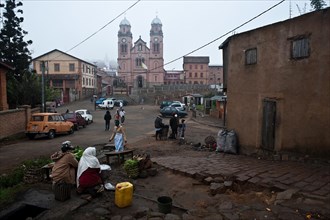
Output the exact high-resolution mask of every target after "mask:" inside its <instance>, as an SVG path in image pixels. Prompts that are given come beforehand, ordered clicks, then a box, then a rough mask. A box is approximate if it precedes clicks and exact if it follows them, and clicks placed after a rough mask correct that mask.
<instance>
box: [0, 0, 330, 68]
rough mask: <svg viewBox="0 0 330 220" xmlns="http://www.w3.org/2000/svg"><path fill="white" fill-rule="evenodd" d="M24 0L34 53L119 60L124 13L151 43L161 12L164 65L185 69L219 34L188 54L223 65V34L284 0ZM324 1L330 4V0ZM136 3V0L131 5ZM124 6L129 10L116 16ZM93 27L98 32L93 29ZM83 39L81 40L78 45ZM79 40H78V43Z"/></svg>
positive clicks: (284, 7)
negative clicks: (188, 59) (188, 60)
mask: <svg viewBox="0 0 330 220" xmlns="http://www.w3.org/2000/svg"><path fill="white" fill-rule="evenodd" d="M0 1H1V2H3V0H0ZM22 2H23V7H21V9H23V11H24V14H23V16H24V22H23V23H22V27H23V29H24V30H26V31H27V32H28V35H27V37H26V38H25V40H32V41H33V44H32V45H31V46H30V50H31V52H32V57H33V58H35V57H37V56H39V55H42V54H44V53H47V52H49V51H51V50H53V49H59V50H61V51H64V52H67V53H69V54H71V55H73V56H76V57H78V58H80V59H82V60H86V61H89V62H91V61H96V60H100V61H103V62H105V63H109V62H111V61H114V62H116V60H117V51H118V48H117V47H118V46H117V42H118V38H117V34H118V30H119V24H120V22H121V20H123V19H124V17H126V18H127V20H128V21H129V22H130V23H131V31H132V34H133V41H134V42H135V41H136V40H137V39H138V38H139V36H141V38H142V40H144V41H146V42H147V45H148V47H149V46H150V45H149V33H150V28H151V21H152V20H153V19H154V18H155V17H156V16H158V18H159V19H160V20H161V21H162V24H163V34H164V62H165V63H169V64H168V65H166V66H165V67H164V68H165V69H166V70H172V69H175V70H182V63H183V60H182V59H179V60H177V61H175V62H172V61H173V60H176V59H178V58H180V57H182V56H184V55H186V54H188V53H190V52H192V51H194V50H196V49H198V48H200V47H202V46H203V45H206V44H208V43H209V42H212V41H213V40H215V39H217V38H220V37H221V38H220V39H219V40H217V41H215V42H214V43H211V44H209V45H208V46H206V47H204V48H203V49H200V50H198V51H196V52H194V53H192V54H190V55H189V56H209V57H210V65H222V56H221V55H222V51H221V50H219V49H218V46H219V45H220V44H221V43H222V42H223V41H225V39H226V38H228V37H229V36H230V35H231V34H233V33H230V34H228V35H226V36H223V35H225V34H226V33H228V32H231V30H233V29H235V28H236V27H238V26H240V25H242V24H243V23H245V22H246V21H248V20H250V19H252V18H253V17H255V16H257V15H258V14H260V13H262V12H264V11H266V10H267V9H269V8H271V7H272V6H274V5H275V4H277V3H279V2H280V0H255V1H251V0H241V1H235V0H213V1H197V0H195V1H180V0H172V1H165V0H153V1H152V0H141V1H139V2H138V1H131V0H127V1H124V0H118V1H115V0H100V1H98V0H80V1H79V0H23V1H22ZM136 2H138V3H136ZM135 3H136V4H135ZM326 3H327V6H329V5H330V0H327V1H326ZM133 4H135V5H134V6H133V7H131V6H132V5H133ZM290 5H291V9H290ZM130 7H131V8H130ZM129 8H130V9H129ZM298 8H299V9H298ZM127 9H129V10H127ZM126 10H127V11H126ZM299 10H300V12H301V13H303V12H309V11H310V10H311V8H310V1H309V0H307V1H305V0H299V1H294V0H292V1H289V0H286V1H284V2H283V3H281V4H280V5H278V6H277V7H275V8H273V9H271V10H269V11H268V12H266V13H265V14H263V15H261V16H260V17H258V18H256V19H255V20H253V21H251V22H249V23H248V24H246V25H244V26H243V27H241V28H239V29H238V30H236V31H235V33H242V32H244V31H247V30H251V29H255V28H258V27H262V26H265V25H268V24H272V23H276V22H279V21H283V20H286V19H289V18H290V16H291V17H296V16H299V15H300V12H299ZM125 11H126V12H125ZM123 12H125V13H124V14H123V15H121V16H120V17H118V18H117V19H116V17H117V16H119V15H120V14H121V13H123ZM102 27H104V28H102ZM94 33H96V34H95V35H93V34H94ZM91 35H93V36H91ZM222 36H223V37H222ZM88 37H90V38H89V39H88V40H86V41H85V42H83V43H81V42H82V41H84V40H85V39H86V38H88ZM79 43H81V44H80V45H78V44H79ZM76 45H78V46H77V47H75V46H76ZM73 47H75V48H73ZM72 48H73V49H72ZM170 62H172V63H170Z"/></svg>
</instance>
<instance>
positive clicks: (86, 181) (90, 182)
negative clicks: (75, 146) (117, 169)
mask: <svg viewBox="0 0 330 220" xmlns="http://www.w3.org/2000/svg"><path fill="white" fill-rule="evenodd" d="M100 171H101V169H100V162H99V160H98V159H97V158H96V149H95V147H88V148H86V149H85V151H84V153H83V155H82V157H81V158H80V161H79V164H78V172H77V187H78V188H77V192H78V193H79V194H80V193H89V194H90V195H91V197H96V195H97V193H98V192H100V191H103V182H102V179H101V175H100ZM91 197H89V198H88V199H91Z"/></svg>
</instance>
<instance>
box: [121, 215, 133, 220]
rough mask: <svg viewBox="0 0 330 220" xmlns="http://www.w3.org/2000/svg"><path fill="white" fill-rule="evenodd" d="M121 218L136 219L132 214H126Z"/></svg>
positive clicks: (124, 219)
mask: <svg viewBox="0 0 330 220" xmlns="http://www.w3.org/2000/svg"><path fill="white" fill-rule="evenodd" d="M121 220H135V218H134V217H133V216H131V215H124V216H123V217H122V218H121Z"/></svg>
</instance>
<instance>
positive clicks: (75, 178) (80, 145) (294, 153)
mask: <svg viewBox="0 0 330 220" xmlns="http://www.w3.org/2000/svg"><path fill="white" fill-rule="evenodd" d="M10 3H15V1H11V0H7V1H6V4H7V5H6V7H5V8H4V9H6V10H8V11H9V10H10V7H9V6H8V5H10ZM18 6H19V5H18ZM18 6H17V7H18ZM2 7H4V6H2ZM329 24H330V8H329V7H326V8H320V9H319V10H315V11H311V12H308V13H305V14H302V15H300V16H297V17H293V18H290V19H287V20H284V21H279V22H276V23H272V24H269V25H266V26H261V27H258V28H256V29H251V30H248V31H244V32H241V33H237V34H233V35H231V36H229V37H227V38H226V39H224V40H223V41H222V42H221V43H220V44H218V45H217V46H216V47H217V49H218V50H219V53H221V54H222V58H223V60H222V61H221V63H222V65H213V64H210V57H209V56H193V55H186V56H183V57H182V70H174V69H171V70H166V61H165V60H166V57H164V50H165V49H166V43H164V41H165V39H164V36H166V34H167V33H166V32H165V31H163V22H162V20H161V16H158V15H157V16H155V18H154V19H153V20H152V21H151V26H150V29H149V30H146V32H149V39H142V38H141V36H139V37H136V36H135V35H134V33H133V31H132V30H134V26H131V23H130V21H129V20H128V19H127V18H126V17H124V18H123V19H122V20H121V21H120V22H119V29H118V32H117V38H118V39H117V44H118V51H117V60H116V63H117V65H116V66H113V67H111V68H104V67H100V66H98V63H96V62H95V63H93V62H92V61H88V60H84V59H81V58H79V57H77V56H74V55H72V54H70V53H69V52H65V51H62V50H59V49H57V48H54V49H52V50H50V51H48V52H46V53H44V54H42V55H39V56H37V57H31V59H30V61H31V62H29V63H26V64H25V65H26V66H28V67H29V68H30V70H29V71H31V73H33V74H32V75H31V76H30V78H29V77H25V78H24V77H23V78H22V77H21V76H22V75H24V74H26V73H27V72H26V71H28V70H23V69H20V66H19V65H17V66H15V65H14V63H10V62H8V61H9V60H10V59H9V58H8V57H9V54H10V53H9V52H8V50H7V49H6V50H5V48H6V47H5V46H4V45H5V43H1V42H0V47H3V50H2V48H0V49H1V50H2V51H3V52H1V57H0V85H1V90H0V97H1V99H0V120H1V121H2V122H4V123H1V125H0V164H1V166H0V170H1V179H0V180H1V181H0V190H1V193H0V218H1V219H14V218H15V219H27V218H29V219H58V218H64V219H80V218H89V219H113V220H115V219H118V220H120V219H155V220H156V219H183V220H188V219H192V220H195V219H196V220H197V219H327V218H328V216H330V212H329V210H330V207H329V204H330V169H329V166H330V136H329V135H328V134H329V131H330V106H329V96H330V84H329V82H330V62H329V60H330V41H329V37H330V25H329ZM165 25H166V23H164V26H165ZM5 27H6V26H4V28H3V31H2V33H1V35H3V36H4V35H5V33H6V32H5V31H4V30H5ZM16 34H17V33H16ZM1 41H3V42H5V40H1ZM27 44H28V43H27ZM6 56H7V58H6ZM22 65H23V64H22ZM34 77H35V78H34ZM34 79H38V80H39V81H38V82H39V83H34V82H36V81H37V80H36V81H34ZM13 80H14V81H13ZM15 80H16V81H15ZM13 82H16V83H13ZM40 82H41V83H40ZM27 85H30V87H28V86H27ZM33 86H36V88H37V87H38V88H39V89H36V90H33ZM20 87H21V88H23V89H19V88H20ZM29 89H31V90H29ZM13 91H14V92H13ZM15 94H16V95H15ZM35 97H38V100H37V99H34V98H35ZM64 157H66V161H64V160H63V158H64ZM68 157H70V158H69V159H68ZM39 158H45V159H44V161H42V162H41V164H37V162H36V161H37V160H38V159H39ZM69 160H70V162H68V161H69ZM31 161H32V162H31ZM58 161H62V162H61V163H62V164H60V165H59V163H58ZM27 162H29V163H27ZM66 163H67V164H68V165H65V166H67V167H69V168H70V169H69V168H68V170H66V169H64V164H66ZM28 164H29V165H28ZM31 164H37V165H35V166H34V167H32V168H30V167H28V166H30V165H31ZM32 166H33V165H32ZM132 167H133V168H132ZM17 168H20V169H23V171H22V172H20V175H21V179H19V180H17V183H16V186H21V185H23V186H21V188H20V189H19V190H18V191H15V190H13V187H14V186H15V185H10V184H9V183H10V182H11V181H13V180H11V179H10V178H13V179H14V177H12V176H14V175H12V174H11V173H15V172H16V174H17V173H18V171H17ZM16 179H18V177H17V178H16ZM13 182H14V181H13ZM91 182H93V183H91ZM88 184H92V185H88ZM85 185H88V186H86V188H84V186H85ZM6 190H9V191H11V190H13V191H14V193H13V194H10V193H7V191H6ZM15 193H16V194H15ZM6 194H8V195H9V197H6V196H7V195H6ZM17 195H21V196H17ZM1 197H2V198H1ZM28 210H29V211H28ZM26 213H28V214H26Z"/></svg>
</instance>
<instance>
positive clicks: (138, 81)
mask: <svg viewBox="0 0 330 220" xmlns="http://www.w3.org/2000/svg"><path fill="white" fill-rule="evenodd" d="M137 83H138V88H143V77H142V76H138V77H137Z"/></svg>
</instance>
